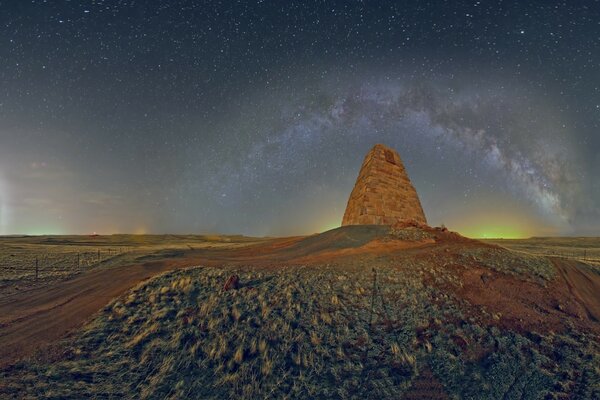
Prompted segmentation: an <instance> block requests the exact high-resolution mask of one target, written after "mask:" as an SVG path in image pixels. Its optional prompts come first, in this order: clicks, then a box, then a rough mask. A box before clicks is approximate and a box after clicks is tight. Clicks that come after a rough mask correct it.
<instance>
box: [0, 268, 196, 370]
mask: <svg viewBox="0 0 600 400" xmlns="http://www.w3.org/2000/svg"><path fill="white" fill-rule="evenodd" d="M190 262H191V260H186V259H177V260H173V261H153V262H148V263H144V264H137V265H130V266H125V267H120V268H107V269H98V270H95V271H91V272H89V273H86V274H83V275H80V276H78V277H76V278H74V279H71V280H69V281H65V282H59V283H56V284H53V285H50V286H47V287H44V288H39V289H35V290H31V291H28V292H23V293H19V294H16V295H13V296H10V297H9V298H5V299H2V300H0V343H2V345H1V346H0V365H4V364H6V363H10V362H11V361H12V360H15V359H17V358H19V357H21V356H24V355H28V354H31V353H32V352H33V351H35V350H36V349H38V348H40V347H43V346H44V345H47V344H50V343H52V342H55V341H56V340H57V339H59V338H61V337H64V336H65V335H66V334H67V333H69V332H70V331H72V330H74V329H76V328H78V327H80V326H81V325H82V324H83V323H84V322H85V321H86V320H87V319H88V318H89V317H90V316H91V315H93V314H94V313H95V312H96V311H98V310H100V309H101V308H102V307H104V306H105V305H106V304H107V303H108V302H110V300H111V299H113V298H115V297H117V296H119V295H120V294H121V293H123V292H125V291H126V290H127V289H129V288H131V287H132V286H135V285H136V284H137V283H139V282H141V281H143V280H145V279H148V278H150V277H152V276H154V275H156V274H158V273H161V272H163V271H168V270H171V269H175V268H179V267H182V266H185V265H191V264H190Z"/></svg>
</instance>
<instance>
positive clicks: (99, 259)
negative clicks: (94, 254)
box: [98, 249, 100, 262]
mask: <svg viewBox="0 0 600 400" xmlns="http://www.w3.org/2000/svg"><path fill="white" fill-rule="evenodd" d="M98 262H100V249H98Z"/></svg>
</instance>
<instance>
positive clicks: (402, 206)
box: [342, 144, 427, 226]
mask: <svg viewBox="0 0 600 400" xmlns="http://www.w3.org/2000/svg"><path fill="white" fill-rule="evenodd" d="M406 223H408V224H423V225H426V224H427V220H426V219H425V214H424V213H423V208H421V202H420V201H419V197H418V196H417V191H416V190H415V188H414V187H413V185H412V183H411V182H410V179H409V178H408V175H407V174H406V170H405V169H404V165H402V160H400V156H399V155H398V153H397V152H396V151H394V150H392V149H390V148H389V147H386V146H384V145H382V144H376V145H375V146H374V147H373V148H372V149H371V151H369V153H368V154H367V156H366V157H365V160H364V161H363V163H362V167H361V168H360V172H359V174H358V178H357V179H356V184H355V185H354V189H353V190H352V193H351V194H350V198H349V199H348V205H347V206H346V212H345V213H344V219H343V220H342V226H343V225H397V224H406Z"/></svg>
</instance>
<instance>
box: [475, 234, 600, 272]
mask: <svg viewBox="0 0 600 400" xmlns="http://www.w3.org/2000/svg"><path fill="white" fill-rule="evenodd" d="M483 241H484V242H486V243H491V244H496V245H499V246H502V247H506V248H507V249H510V250H514V251H521V252H525V253H530V254H537V255H543V256H551V257H561V258H570V259H574V260H578V261H582V262H585V263H586V264H590V265H592V266H594V267H600V238H598V237H533V238H529V239H486V240H483Z"/></svg>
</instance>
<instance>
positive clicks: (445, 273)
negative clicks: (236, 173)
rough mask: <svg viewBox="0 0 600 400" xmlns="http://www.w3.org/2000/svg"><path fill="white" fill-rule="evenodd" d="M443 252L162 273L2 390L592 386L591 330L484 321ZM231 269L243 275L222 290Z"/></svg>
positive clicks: (143, 392)
mask: <svg viewBox="0 0 600 400" xmlns="http://www.w3.org/2000/svg"><path fill="white" fill-rule="evenodd" d="M411 234H412V233H411ZM462 260H463V261H464V264H465V265H468V264H469V263H477V264H478V265H480V266H484V267H487V268H491V269H495V270H497V271H499V272H501V273H506V274H511V275H515V276H517V277H518V278H519V279H532V280H536V281H539V282H541V283H544V282H547V281H548V280H551V279H552V277H553V276H554V271H553V268H552V266H551V265H550V264H547V263H546V262H545V261H544V260H543V259H540V258H538V257H533V256H522V255H519V254H515V253H511V252H508V251H505V250H493V249H491V250H490V249H488V248H481V249H477V248H470V250H468V251H465V253H464V254H463V255H462ZM448 262H449V261H448V260H447V259H446V258H444V254H443V253H442V252H439V253H435V252H432V253H431V254H430V255H428V256H427V257H419V258H416V257H415V258H408V257H407V258H403V259H401V260H400V259H385V258H384V257H382V258H379V259H376V260H372V259H370V260H368V261H363V260H356V262H354V263H352V262H349V263H348V264H345V265H321V266H314V267H306V266H295V267H281V268H278V269H269V270H259V269H253V268H249V267H248V268H243V267H222V268H212V267H211V268H207V267H197V268H190V269H186V270H179V271H174V272H170V273H166V274H163V275H161V276H158V277H156V278H154V279H151V280H150V281H147V282H144V283H142V284H140V285H139V286H137V287H135V288H133V289H132V290H130V291H129V292H128V293H126V294H124V295H123V296H122V297H121V298H119V299H115V300H114V301H113V302H111V303H110V304H109V305H107V306H106V307H105V308H104V309H103V310H102V311H101V312H100V313H99V314H98V315H97V316H96V317H95V319H93V320H92V321H91V322H90V323H89V324H87V325H86V326H85V327H84V329H83V330H82V331H80V332H78V333H77V334H76V335H74V336H73V337H72V338H70V339H69V341H68V342H65V343H64V345H65V348H66V351H65V355H64V357H62V359H60V360H58V361H57V362H53V363H49V362H44V361H37V360H36V359H35V358H33V359H31V360H27V361H23V362H21V363H20V364H18V365H15V366H13V367H11V368H9V369H6V370H4V371H0V380H1V381H2V384H0V397H2V398H166V399H180V398H198V399H207V398H211V399H212V398H217V399H220V398H243V399H255V398H332V399H333V398H378V399H379V398H381V399H388V398H401V397H402V396H403V394H405V393H406V392H407V391H408V390H409V389H410V388H411V386H412V385H413V383H414V382H415V380H416V379H418V378H419V376H420V374H421V373H422V372H423V371H424V370H428V371H429V370H430V371H432V373H433V375H434V377H435V379H437V380H439V382H440V383H441V384H442V385H443V387H444V390H445V391H446V393H447V394H448V395H449V397H450V398H489V399H502V398H532V399H535V398H577V399H594V398H600V388H599V387H598V384H597V383H598V382H599V381H600V371H599V370H598V367H597V366H598V365H600V345H599V343H598V340H597V338H594V337H592V336H591V334H590V333H588V332H581V331H577V330H576V328H575V327H573V328H572V329H571V330H570V331H568V332H565V333H562V334H555V333H548V334H540V333H533V332H532V333H530V334H528V335H522V334H519V333H516V332H513V331H509V330H500V329H499V328H497V327H495V326H490V325H487V323H484V322H483V321H488V320H489V318H488V315H487V314H485V313H486V312H485V310H481V311H480V312H481V315H477V314H476V313H475V311H474V310H473V308H470V306H469V305H468V304H465V302H464V300H461V299H459V298H456V297H454V295H453V294H452V292H449V291H447V290H442V289H440V288H443V287H448V286H449V285H450V286H460V285H461V282H460V279H459V278H458V276H457V275H456V274H455V273H454V269H453V267H452V266H451V265H449V264H447V263H448ZM371 268H375V269H376V271H377V272H376V273H377V288H378V290H377V291H376V292H375V294H376V295H377V296H375V297H373V294H374V293H373V278H374V275H373V272H372V271H371ZM234 273H235V274H237V275H239V277H240V281H241V284H242V287H241V288H240V289H238V290H230V291H226V292H224V291H222V287H223V284H224V282H225V281H226V279H227V277H228V276H229V275H231V274H234ZM432 281H433V283H432ZM372 305H373V307H372ZM467 309H469V312H466V311H465V310H467ZM484 314H485V315H484ZM498 318H501V316H498Z"/></svg>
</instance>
